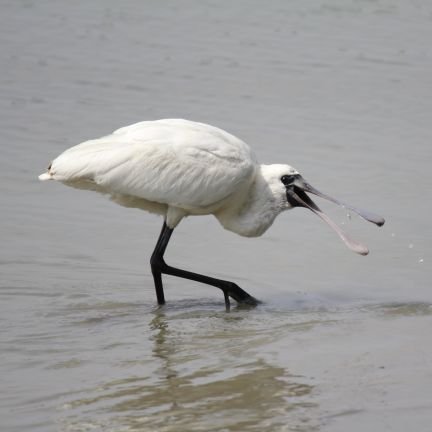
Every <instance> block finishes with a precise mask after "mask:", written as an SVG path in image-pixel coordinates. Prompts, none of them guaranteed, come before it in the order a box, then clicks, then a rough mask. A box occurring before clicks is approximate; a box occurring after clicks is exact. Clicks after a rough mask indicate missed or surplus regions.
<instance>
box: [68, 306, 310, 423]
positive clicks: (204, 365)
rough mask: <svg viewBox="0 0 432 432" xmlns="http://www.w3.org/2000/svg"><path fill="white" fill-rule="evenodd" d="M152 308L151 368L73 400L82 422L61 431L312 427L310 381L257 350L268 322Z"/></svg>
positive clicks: (241, 314)
mask: <svg viewBox="0 0 432 432" xmlns="http://www.w3.org/2000/svg"><path fill="white" fill-rule="evenodd" d="M180 303H182V302H180ZM210 308H211V309H212V310H213V312H209V309H210ZM249 313H250V311H249ZM152 314H153V318H152V319H151V321H150V322H149V331H150V335H151V336H150V338H151V341H152V348H151V352H150V353H145V356H147V357H148V356H150V357H151V361H152V363H153V364H154V365H156V366H155V369H154V371H153V373H152V374H149V372H148V367H147V370H145V369H142V375H140V374H139V373H137V374H134V375H131V374H130V372H128V375H127V376H125V377H123V378H120V379H116V380H111V381H107V382H106V383H104V384H102V385H100V386H98V388H97V389H94V390H90V391H89V392H86V393H87V395H88V394H92V393H93V394H94V396H93V397H85V398H81V399H76V400H74V401H70V403H69V404H68V405H69V407H70V408H72V411H75V410H78V411H80V415H79V421H78V419H76V420H77V421H75V420H74V416H73V417H67V418H66V419H65V422H66V424H65V426H66V427H65V430H69V431H70V430H82V428H83V427H84V426H85V424H92V430H98V428H100V429H101V430H104V431H106V430H116V431H122V430H140V431H141V430H142V431H147V430H158V431H178V430H188V431H211V430H230V431H244V430H249V431H254V430H256V431H279V430H281V431H282V430H283V431H286V430H296V431H301V430H304V431H311V430H315V426H314V425H313V424H312V420H311V417H310V410H311V409H313V408H314V407H316V405H315V404H314V403H312V402H310V399H311V398H310V396H311V393H312V391H313V386H311V385H310V384H309V383H306V381H307V380H306V379H304V378H303V377H300V376H294V375H292V374H290V373H289V372H288V370H287V369H286V368H284V367H281V366H275V365H272V364H271V363H270V362H269V361H267V360H265V359H263V358H260V356H258V355H256V351H257V348H259V347H260V346H262V344H263V343H266V342H265V341H268V339H269V337H270V335H271V329H267V331H265V332H257V331H254V330H253V329H252V330H251V329H250V328H248V325H247V322H248V321H249V320H250V319H251V318H250V317H248V312H246V311H243V310H242V309H239V310H238V311H237V310H235V309H234V311H233V312H232V313H226V312H225V311H223V312H214V304H213V303H212V304H207V303H201V304H199V305H198V303H197V304H195V306H194V307H192V308H191V307H188V308H185V307H184V305H183V307H182V305H181V304H178V303H177V304H176V305H173V306H172V307H171V308H158V309H155V310H153V312H152ZM140 361H144V359H142V360H140V359H137V360H136V361H135V362H131V363H129V366H131V367H133V366H137V365H138V366H139V365H140ZM138 370H139V369H138ZM134 371H135V372H136V371H137V369H136V368H135V369H134ZM89 410H90V411H92V414H94V415H92V418H91V420H90V419H89V421H88V423H86V421H85V420H84V418H83V415H82V414H84V417H85V413H86V412H89ZM107 417H109V421H107V420H106V419H107ZM95 418H96V419H97V420H96V421H95ZM287 419H289V420H290V424H287ZM80 428H81V429H80Z"/></svg>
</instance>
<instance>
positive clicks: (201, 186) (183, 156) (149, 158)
mask: <svg viewBox="0 0 432 432" xmlns="http://www.w3.org/2000/svg"><path fill="white" fill-rule="evenodd" d="M255 169H256V160H255V156H254V155H253V153H252V151H251V149H250V148H249V146H248V145H246V144H245V143H244V142H243V141H241V140H239V139H238V138H236V137H234V136H233V135H231V134H229V133H227V132H225V131H223V130H221V129H218V128H216V127H213V126H210V125H206V124H203V123H197V122H192V121H188V120H180V119H167V120H157V121H144V122H140V123H136V124H133V125H130V126H127V127H123V128H120V129H118V130H116V131H114V132H113V133H112V134H111V135H107V136H104V137H102V138H99V139H95V140H90V141H86V142H84V143H82V144H79V145H77V146H75V147H72V148H70V149H68V150H66V151H65V152H64V153H62V154H61V155H60V156H59V157H58V158H56V159H55V160H54V161H53V162H52V164H51V166H50V168H49V170H48V173H47V174H44V175H42V176H41V178H42V179H48V178H52V179H54V180H59V181H61V182H64V183H66V184H68V185H70V186H75V187H79V188H85V189H93V190H97V191H99V192H103V193H109V194H122V195H125V196H132V197H138V198H143V199H145V200H148V201H154V202H157V203H163V204H168V205H170V206H177V207H180V208H185V209H198V208H204V207H206V206H211V205H214V204H215V203H217V202H220V201H222V200H224V198H226V197H228V196H230V195H231V194H233V193H234V192H235V191H236V190H237V188H238V187H239V186H240V185H241V184H243V183H245V182H249V181H250V180H251V179H252V177H253V175H254V173H255Z"/></svg>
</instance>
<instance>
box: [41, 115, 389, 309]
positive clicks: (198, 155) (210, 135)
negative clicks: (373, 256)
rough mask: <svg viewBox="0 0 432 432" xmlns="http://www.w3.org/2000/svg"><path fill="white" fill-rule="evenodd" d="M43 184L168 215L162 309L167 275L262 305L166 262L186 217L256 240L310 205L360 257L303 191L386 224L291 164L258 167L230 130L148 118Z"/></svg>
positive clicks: (70, 160) (63, 158) (70, 161)
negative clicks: (209, 219)
mask: <svg viewBox="0 0 432 432" xmlns="http://www.w3.org/2000/svg"><path fill="white" fill-rule="evenodd" d="M39 179H40V180H57V181H60V182H62V183H64V184H66V185H68V186H72V187H75V188H79V189H89V190H93V191H96V192H100V193H102V194H107V195H108V196H109V197H110V199H111V200H112V201H114V202H116V203H118V204H120V205H123V206H125V207H135V208H139V209H143V210H147V211H149V212H152V213H157V214H160V215H162V216H163V217H164V223H163V227H162V232H161V234H160V236H159V239H158V241H157V243H156V247H155V249H154V251H153V254H152V256H151V260H150V264H151V269H152V273H153V278H154V283H155V288H156V296H157V301H158V303H159V304H164V303H165V297H164V291H163V284H162V274H168V275H173V276H178V277H182V278H186V279H190V280H194V281H198V282H202V283H205V284H209V285H213V286H215V287H217V288H220V289H221V290H222V291H223V293H224V296H225V303H226V305H227V307H229V297H232V298H233V299H235V300H236V301H237V302H239V303H246V304H256V303H257V300H256V299H255V298H254V297H252V296H250V295H249V294H248V293H247V292H245V291H244V290H242V289H241V288H240V287H239V286H238V285H236V284H235V283H233V282H229V281H225V280H221V279H216V278H212V277H209V276H204V275H201V274H197V273H192V272H190V271H185V270H181V269H178V268H175V267H171V266H170V265H168V264H166V263H165V261H164V253H165V250H166V248H167V245H168V242H169V240H170V237H171V234H172V232H173V230H174V228H175V227H176V226H177V225H178V224H179V222H180V221H181V220H182V219H183V218H184V217H186V216H190V215H208V214H213V215H214V216H215V217H216V218H217V219H218V221H219V222H220V223H221V224H222V226H223V227H224V228H225V229H227V230H230V231H233V232H235V233H237V234H239V235H241V236H246V237H257V236H260V235H262V234H263V233H264V232H265V231H266V230H267V229H268V228H269V227H270V226H271V225H272V223H273V221H274V220H275V218H276V216H277V215H278V214H279V213H281V212H283V211H284V210H288V209H291V208H293V207H306V208H308V209H309V210H311V211H313V212H314V213H315V214H317V215H318V216H319V217H321V218H322V219H323V220H324V221H325V222H327V223H328V224H329V225H330V226H331V227H332V228H333V229H334V230H335V231H336V233H337V234H338V235H339V237H340V238H341V239H342V240H343V241H344V243H345V244H346V245H347V246H348V247H349V248H350V249H351V250H353V251H354V252H357V253H359V254H361V255H366V254H367V253H368V252H369V251H368V249H367V248H366V247H365V246H363V245H362V244H360V243H358V242H356V241H354V240H352V239H351V238H350V237H349V236H348V235H347V234H345V233H344V232H343V231H342V230H341V229H340V228H339V227H338V226H337V225H336V224H335V223H334V222H333V221H331V220H330V219H329V218H328V216H327V215H325V214H324V213H323V212H322V211H321V210H320V209H319V207H318V206H317V205H316V204H315V203H314V202H313V201H312V200H311V199H310V198H309V196H308V195H307V194H306V192H309V193H312V194H315V195H318V196H319V197H322V198H326V199H328V200H330V201H332V202H334V203H336V204H338V205H341V206H343V207H345V208H347V209H350V210H352V211H354V212H355V213H357V214H359V215H360V216H361V217H362V218H364V219H366V220H367V221H369V222H373V223H374V224H376V225H378V226H381V225H383V224H384V219H383V218H382V217H380V216H377V215H374V214H372V213H369V212H366V211H363V210H359V209H357V208H354V207H352V206H349V205H347V204H345V203H342V202H340V201H338V200H336V199H334V198H331V197H329V196H327V195H324V194H322V193H321V192H319V191H318V190H316V189H315V188H313V187H312V186H311V185H310V184H309V183H307V182H306V181H305V180H304V179H303V178H302V176H301V175H300V174H299V172H298V171H297V170H296V169H295V168H293V167H291V166H290V165H281V164H276V165H259V164H258V162H257V160H256V158H255V155H254V154H253V152H252V150H251V149H250V148H249V146H248V145H247V144H245V143H244V142H243V141H241V140H240V139H238V138H236V137H235V136H233V135H231V134H229V133H228V132H225V131H223V130H221V129H218V128H216V127H214V126H210V125H207V124H203V123H197V122H193V121H188V120H180V119H166V120H157V121H143V122H140V123H136V124H133V125H130V126H126V127H123V128H121V129H118V130H116V131H114V132H113V133H112V134H111V135H107V136H104V137H102V138H99V139H95V140H90V141H86V142H83V143H82V144H79V145H76V146H74V147H71V148H70V149H68V150H66V151H65V152H63V153H62V154H61V155H60V156H58V157H57V158H56V159H54V160H53V161H52V162H51V164H50V165H49V167H48V169H47V172H45V173H44V174H42V175H40V176H39Z"/></svg>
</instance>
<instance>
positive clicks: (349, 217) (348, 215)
mask: <svg viewBox="0 0 432 432" xmlns="http://www.w3.org/2000/svg"><path fill="white" fill-rule="evenodd" d="M346 217H347V218H348V219H349V220H351V213H350V212H347V214H346Z"/></svg>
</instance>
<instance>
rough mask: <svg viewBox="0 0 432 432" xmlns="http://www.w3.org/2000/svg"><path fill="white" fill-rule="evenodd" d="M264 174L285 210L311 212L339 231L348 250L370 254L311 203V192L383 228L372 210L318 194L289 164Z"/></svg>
mask: <svg viewBox="0 0 432 432" xmlns="http://www.w3.org/2000/svg"><path fill="white" fill-rule="evenodd" d="M265 171H266V172H265V177H266V178H267V181H268V185H269V186H270V188H271V189H272V192H273V195H276V196H277V197H279V200H280V205H281V206H282V207H284V209H290V208H294V207H304V208H307V209H309V210H311V211H312V212H313V213H315V214H316V215H318V216H319V217H320V218H321V219H323V220H324V221H325V222H326V223H327V224H328V225H330V227H331V228H333V230H334V231H336V233H337V234H338V235H339V237H340V238H341V239H342V240H343V242H344V243H345V244H346V245H347V246H348V248H349V249H351V250H352V251H354V252H356V253H358V254H360V255H367V254H368V253H369V250H368V248H367V247H366V246H364V245H362V244H361V243H358V242H357V241H355V240H353V239H352V238H350V237H349V236H348V234H346V233H345V232H344V231H342V230H341V229H340V228H339V226H338V225H337V224H336V223H335V222H333V221H332V220H331V219H330V218H329V217H328V216H327V215H326V214H325V213H324V212H323V211H322V210H321V209H320V208H319V207H318V206H317V205H316V204H315V203H314V202H313V201H312V199H311V198H310V197H309V195H308V193H310V194H314V195H316V196H318V197H320V198H324V199H327V200H329V201H331V202H333V203H335V204H337V205H340V206H342V207H344V208H345V209H347V210H351V211H353V212H354V213H357V214H358V215H359V216H360V217H362V218H363V219H365V220H367V221H368V222H372V223H374V224H375V225H378V226H382V225H384V222H385V221H384V218H382V217H381V216H378V215H376V214H374V213H371V212H369V211H366V210H361V209H359V208H357V207H353V206H351V205H349V204H346V203H344V202H342V201H339V200H337V199H335V198H332V197H331V196H329V195H326V194H324V193H322V192H320V191H318V190H317V189H315V188H314V187H313V186H311V185H310V184H309V183H308V182H307V181H306V180H305V179H304V178H303V177H302V176H301V175H300V173H299V172H298V171H297V170H296V169H295V168H293V167H291V166H289V165H267V166H266V169H265Z"/></svg>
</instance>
